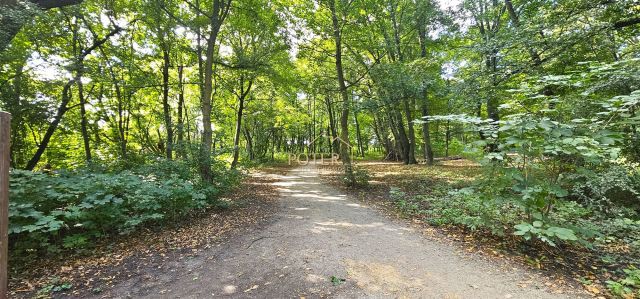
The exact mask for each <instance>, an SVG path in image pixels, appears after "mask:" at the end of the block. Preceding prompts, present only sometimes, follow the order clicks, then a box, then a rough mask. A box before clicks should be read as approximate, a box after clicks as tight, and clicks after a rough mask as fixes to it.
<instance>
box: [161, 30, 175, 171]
mask: <svg viewBox="0 0 640 299" xmlns="http://www.w3.org/2000/svg"><path fill="white" fill-rule="evenodd" d="M162 43H163V46H162V47H163V49H162V61H163V64H162V110H163V114H164V126H165V130H166V131H167V142H166V148H165V150H166V155H167V159H168V160H172V159H173V124H172V122H171V106H170V105H169V66H170V65H171V57H170V56H169V54H170V53H169V51H170V50H169V46H168V45H167V44H166V40H163V41H162Z"/></svg>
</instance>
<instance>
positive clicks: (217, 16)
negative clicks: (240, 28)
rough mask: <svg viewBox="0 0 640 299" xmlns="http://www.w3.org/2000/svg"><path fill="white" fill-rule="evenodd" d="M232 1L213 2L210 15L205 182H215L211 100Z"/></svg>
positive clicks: (203, 157) (203, 161) (202, 164)
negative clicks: (218, 52)
mask: <svg viewBox="0 0 640 299" xmlns="http://www.w3.org/2000/svg"><path fill="white" fill-rule="evenodd" d="M230 5H231V0H213V9H212V11H211V13H210V15H209V17H210V26H211V29H210V30H211V31H210V32H209V38H208V39H207V50H206V53H205V58H206V61H205V62H204V87H203V93H202V98H201V99H200V101H201V103H202V126H203V130H202V145H201V147H200V161H199V162H200V176H201V177H202V180H203V181H205V182H211V181H212V180H213V177H212V173H211V146H212V144H213V130H212V129H211V100H212V96H213V59H214V54H215V48H216V40H217V39H218V33H219V32H220V27H221V26H222V22H224V19H225V18H226V16H227V13H228V11H229V7H230Z"/></svg>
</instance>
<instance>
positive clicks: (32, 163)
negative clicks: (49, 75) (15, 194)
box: [24, 80, 75, 170]
mask: <svg viewBox="0 0 640 299" xmlns="http://www.w3.org/2000/svg"><path fill="white" fill-rule="evenodd" d="M73 83H75V80H71V81H69V82H67V84H65V86H64V88H63V89H62V100H61V101H60V105H59V106H58V110H57V111H56V115H55V117H54V118H53V121H52V122H51V124H49V127H48V128H47V132H46V133H45V134H44V137H43V138H42V141H41V142H40V144H39V145H38V149H37V150H36V153H35V154H34V155H33V157H32V158H31V160H29V162H28V163H27V166H25V168H24V169H26V170H33V169H34V168H35V167H36V165H38V162H39V161H40V158H41V157H42V154H44V151H45V150H46V149H47V146H48V145H49V141H51V137H52V136H53V133H55V131H56V129H57V128H58V125H59V124H60V121H61V120H62V117H63V116H64V114H65V113H66V112H67V111H68V110H69V107H68V105H69V101H71V93H70V89H71V86H72V85H73Z"/></svg>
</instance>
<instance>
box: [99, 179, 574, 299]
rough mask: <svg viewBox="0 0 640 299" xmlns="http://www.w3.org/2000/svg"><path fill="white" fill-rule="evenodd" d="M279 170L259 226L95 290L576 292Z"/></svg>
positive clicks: (197, 293)
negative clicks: (269, 216) (551, 288)
mask: <svg viewBox="0 0 640 299" xmlns="http://www.w3.org/2000/svg"><path fill="white" fill-rule="evenodd" d="M279 177H280V180H279V182H278V183H276V184H277V186H278V188H279V189H280V192H281V210H280V212H278V214H277V215H276V216H275V218H274V219H273V220H272V221H271V222H270V223H269V224H267V225H266V226H265V227H262V228H259V229H255V230H254V231H248V232H245V233H242V234H241V235H238V236H236V237H234V238H232V239H230V241H229V242H227V243H224V244H220V245H219V246H217V247H213V248H211V249H207V250H205V251H203V252H202V254H200V255H198V256H197V257H195V258H192V259H190V260H188V261H186V262H185V261H179V262H175V263H173V264H170V265H167V266H166V267H163V269H162V270H159V271H158V273H156V274H155V275H149V277H134V278H131V279H130V280H128V281H125V282H123V283H121V284H120V285H118V286H116V287H115V288H114V289H112V290H109V291H106V292H105V293H102V294H100V296H99V297H109V298H113V297H115V298H132V297H133V298H210V297H212V296H216V297H218V296H225V295H226V296H230V297H231V296H232V297H246V298H300V297H306V298H317V297H331V298H362V297H367V298H417V297H419V298H569V297H575V295H564V294H552V293H550V292H548V291H547V290H545V289H544V288H543V287H542V286H541V285H540V284H538V285H536V283H535V281H539V280H536V279H535V274H532V273H527V272H526V271H523V270H518V269H515V268H513V267H510V266H508V265H495V264H494V263H490V262H488V261H486V260H483V259H481V258H479V257H478V256H477V255H464V254H462V253H458V252H459V251H460V249H459V248H456V247H453V246H451V245H446V244H444V243H441V242H437V241H433V240H428V239H426V238H424V237H423V236H422V235H421V234H420V233H419V232H417V231H414V229H412V228H410V227H408V226H406V225H404V224H403V223H400V222H397V221H394V220H390V219H388V218H386V217H385V216H383V215H381V214H380V213H378V212H377V211H375V210H373V209H371V208H369V207H365V206H363V205H361V204H359V203H357V202H356V201H353V200H351V199H349V198H347V196H346V195H344V194H343V193H341V192H340V191H337V190H335V189H334V188H332V187H330V186H328V185H326V184H324V183H323V182H322V181H321V180H320V179H319V178H318V173H317V171H316V168H315V167H314V166H307V167H301V168H297V169H294V170H292V171H291V172H289V174H288V175H286V176H279ZM332 276H333V277H335V279H334V281H333V282H332V280H331V277H332ZM341 279H345V281H342V280H341Z"/></svg>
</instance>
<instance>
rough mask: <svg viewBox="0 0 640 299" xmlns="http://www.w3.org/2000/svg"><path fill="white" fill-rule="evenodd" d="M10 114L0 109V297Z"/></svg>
mask: <svg viewBox="0 0 640 299" xmlns="http://www.w3.org/2000/svg"><path fill="white" fill-rule="evenodd" d="M10 140H11V114H9V113H7V112H2V111H0V298H2V299H5V298H7V264H8V260H9V256H8V254H9V247H8V242H9V235H8V233H9V167H10V164H9V162H10V161H9V160H10V159H9V157H10V156H9V144H10Z"/></svg>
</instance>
